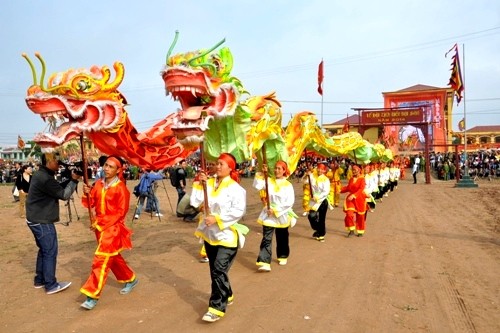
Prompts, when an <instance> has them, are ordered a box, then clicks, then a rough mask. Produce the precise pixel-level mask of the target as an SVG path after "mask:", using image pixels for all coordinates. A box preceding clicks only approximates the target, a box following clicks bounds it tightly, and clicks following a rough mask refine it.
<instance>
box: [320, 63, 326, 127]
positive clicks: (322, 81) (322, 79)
mask: <svg viewBox="0 0 500 333" xmlns="http://www.w3.org/2000/svg"><path fill="white" fill-rule="evenodd" d="M321 63H322V64H323V73H324V66H325V65H324V63H323V58H321ZM323 73H321V74H323ZM324 81H325V79H324V77H323V78H321V87H322V89H323V88H324V87H323V84H324ZM324 93H325V89H323V90H322V94H321V129H323V95H324Z"/></svg>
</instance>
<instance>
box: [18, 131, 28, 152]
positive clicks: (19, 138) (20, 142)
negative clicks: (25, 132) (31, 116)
mask: <svg viewBox="0 0 500 333" xmlns="http://www.w3.org/2000/svg"><path fill="white" fill-rule="evenodd" d="M25 146H26V144H25V143H24V140H23V139H22V138H21V136H20V135H19V134H18V135H17V148H18V149H21V150H22V149H24V147H25Z"/></svg>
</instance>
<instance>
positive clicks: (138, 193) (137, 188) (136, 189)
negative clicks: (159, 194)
mask: <svg viewBox="0 0 500 333" xmlns="http://www.w3.org/2000/svg"><path fill="white" fill-rule="evenodd" d="M132 193H134V195H135V196H136V197H139V196H140V195H141V193H140V192H139V184H137V185H135V187H134V191H133V192H132Z"/></svg>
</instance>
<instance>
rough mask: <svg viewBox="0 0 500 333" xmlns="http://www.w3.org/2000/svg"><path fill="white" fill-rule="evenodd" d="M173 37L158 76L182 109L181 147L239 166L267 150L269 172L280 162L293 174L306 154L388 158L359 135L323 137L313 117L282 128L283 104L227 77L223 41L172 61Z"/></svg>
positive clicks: (178, 117) (228, 59)
mask: <svg viewBox="0 0 500 333" xmlns="http://www.w3.org/2000/svg"><path fill="white" fill-rule="evenodd" d="M177 36H178V35H177V33H176V36H175V39H174V42H173V43H172V46H171V47H170V49H169V50H168V53H167V57H166V65H165V68H164V70H163V71H162V73H161V75H162V77H163V80H164V82H165V89H166V91H167V94H170V95H171V96H172V97H173V98H174V100H177V101H179V103H180V105H181V109H180V110H179V111H178V112H177V113H176V114H175V120H174V122H173V125H172V130H173V132H174V133H175V134H176V135H177V138H178V139H179V141H180V142H181V143H182V144H183V145H184V146H186V147H190V146H192V145H195V146H198V145H199V144H200V143H201V142H203V149H204V154H205V156H206V157H207V158H209V159H216V158H217V157H218V156H219V154H220V153H221V152H229V153H231V154H232V155H234V156H235V157H236V159H237V161H238V162H243V161H248V160H250V159H251V158H253V157H254V156H255V157H257V159H258V160H259V163H261V162H262V161H263V159H264V156H263V149H262V148H263V147H264V146H265V153H266V156H265V158H266V161H267V163H268V164H269V166H270V167H269V171H270V172H271V173H272V172H273V171H272V170H273V166H274V164H275V163H276V161H278V160H283V161H285V162H287V163H288V167H289V169H290V172H293V171H294V170H295V168H296V167H297V164H298V162H299V160H300V157H301V155H302V153H303V151H304V149H307V150H309V151H313V152H316V153H318V154H320V155H322V156H340V155H344V156H349V157H351V158H352V159H354V160H356V161H357V162H358V163H368V162H370V161H378V160H391V159H392V153H391V151H390V150H386V149H385V147H384V146H382V145H373V144H371V143H369V142H367V141H366V140H364V139H363V138H362V136H361V135H360V134H359V133H354V132H350V133H345V134H342V135H338V136H329V135H327V134H326V133H324V132H323V130H322V129H321V127H320V126H319V125H318V123H317V119H316V116H315V115H314V113H313V112H309V111H304V112H300V113H297V114H295V115H294V116H293V118H292V119H291V120H290V122H289V123H288V125H287V126H286V129H283V126H282V124H281V120H282V112H281V104H280V103H279V101H278V100H277V98H276V96H275V93H274V92H271V93H269V94H267V95H264V96H251V95H250V94H249V93H248V91H246V90H245V88H244V87H243V84H242V83H241V81H240V80H239V79H238V78H236V77H234V76H232V75H231V70H232V68H233V57H232V54H231V51H230V50H229V48H227V47H223V48H219V47H220V46H221V45H222V43H224V40H222V41H221V42H219V43H218V44H216V45H215V46H214V47H212V48H210V49H201V50H197V51H192V52H186V53H180V54H176V55H173V56H171V53H172V50H173V48H174V46H175V43H176V41H177ZM246 95H248V97H247V98H246V99H243V96H246Z"/></svg>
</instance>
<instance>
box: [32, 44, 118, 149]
mask: <svg viewBox="0 0 500 333" xmlns="http://www.w3.org/2000/svg"><path fill="white" fill-rule="evenodd" d="M35 56H36V57H37V58H38V59H39V60H40V63H41V64H42V74H41V79H40V83H38V81H37V75H36V71H35V67H34V65H33V63H32V62H31V60H30V59H29V58H28V56H27V55H26V54H23V57H24V58H25V59H26V60H27V61H28V63H29V65H30V67H31V70H32V74H33V85H32V86H31V87H29V88H28V91H27V96H26V105H27V106H28V108H29V109H30V110H31V111H33V112H34V113H36V114H39V115H40V117H42V119H43V120H44V121H46V122H48V123H49V125H48V127H49V131H48V132H45V133H39V134H37V135H36V136H35V138H34V141H35V142H36V143H38V144H39V145H40V146H42V147H56V146H59V145H61V144H62V143H64V142H66V141H68V140H70V139H72V138H74V137H76V136H78V135H80V134H82V133H83V132H93V131H109V132H114V131H117V130H118V129H119V128H120V126H121V125H122V124H123V123H124V121H125V119H126V117H127V115H126V112H125V111H124V109H123V106H124V104H126V103H127V102H126V100H125V98H124V97H123V96H122V95H121V94H120V92H119V91H118V90H117V87H118V86H119V85H120V84H121V82H122V80H123V75H124V67H123V64H122V63H120V62H115V64H114V65H113V67H114V69H115V71H116V77H115V79H114V80H113V81H112V82H109V81H110V76H111V71H110V69H109V68H108V67H106V66H103V67H101V68H99V67H97V66H92V67H91V68H90V69H76V70H75V69H70V70H68V71H66V72H61V73H55V74H52V75H51V76H50V77H49V79H48V81H47V86H46V87H45V83H44V78H45V62H44V60H43V59H42V57H41V56H40V54H38V53H35Z"/></svg>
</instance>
